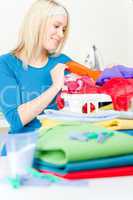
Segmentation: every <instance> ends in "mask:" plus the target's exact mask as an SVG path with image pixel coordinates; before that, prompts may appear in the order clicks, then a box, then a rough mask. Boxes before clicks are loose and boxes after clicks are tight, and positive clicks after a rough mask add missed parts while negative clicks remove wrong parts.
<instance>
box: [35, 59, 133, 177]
mask: <svg viewBox="0 0 133 200" xmlns="http://www.w3.org/2000/svg"><path fill="white" fill-rule="evenodd" d="M68 67H69V71H70V72H72V73H75V74H77V75H80V77H76V76H75V77H74V78H73V79H72V78H69V75H68V77H66V81H65V88H64V90H63V91H62V92H61V93H60V94H59V96H58V97H57V99H56V102H57V105H58V108H59V111H54V110H45V115H46V118H45V119H44V120H43V121H42V128H41V129H40V134H39V138H38V143H37V149H36V153H35V159H34V168H36V169H37V170H38V171H39V172H41V173H42V174H54V175H56V176H58V177H63V178H66V179H87V178H102V177H114V176H128V175H133V110H132V107H131V103H132V99H133V68H128V67H126V66H123V65H117V66H113V67H112V68H106V69H105V70H104V71H103V72H100V71H91V70H90V69H88V68H85V67H84V66H82V65H79V64H75V63H74V64H73V63H72V62H70V63H68ZM64 93H65V94H107V95H109V96H110V97H111V100H112V103H110V104H108V105H105V106H103V107H102V110H101V109H99V111H98V112H93V111H95V107H94V105H93V104H92V105H91V112H90V113H88V114H86V113H87V106H86V104H85V105H84V106H83V108H82V113H71V112H69V110H68V111H65V110H64V109H63V108H64V107H65V102H64V99H63V98H62V94H64Z"/></svg>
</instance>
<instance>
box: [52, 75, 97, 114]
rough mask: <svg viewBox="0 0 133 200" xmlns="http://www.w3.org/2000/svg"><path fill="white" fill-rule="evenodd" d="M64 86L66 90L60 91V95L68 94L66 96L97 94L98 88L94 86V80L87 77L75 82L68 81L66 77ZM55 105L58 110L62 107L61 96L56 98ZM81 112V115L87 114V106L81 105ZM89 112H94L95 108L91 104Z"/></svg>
mask: <svg viewBox="0 0 133 200" xmlns="http://www.w3.org/2000/svg"><path fill="white" fill-rule="evenodd" d="M65 85H66V87H67V90H65V91H62V93H68V94H94V93H98V88H97V87H96V86H95V82H94V80H93V79H91V78H89V77H87V76H82V77H81V78H77V79H75V80H69V78H68V77H66V80H65ZM56 103H57V106H58V109H59V110H60V109H62V108H63V107H64V100H63V99H62V98H61V95H58V96H57V98H56ZM82 110H83V113H87V104H84V105H83V107H82ZM90 110H91V111H94V110H95V106H94V105H93V104H92V103H91V104H90Z"/></svg>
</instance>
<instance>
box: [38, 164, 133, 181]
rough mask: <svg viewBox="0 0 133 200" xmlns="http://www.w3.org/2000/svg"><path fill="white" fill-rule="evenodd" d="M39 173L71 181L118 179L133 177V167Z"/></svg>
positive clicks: (44, 171) (43, 171)
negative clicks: (117, 177)
mask: <svg viewBox="0 0 133 200" xmlns="http://www.w3.org/2000/svg"><path fill="white" fill-rule="evenodd" d="M39 171H40V172H41V173H43V174H53V175H56V176H59V177H62V178H66V179H71V180H72V179H73V180H74V179H88V178H105V177H116V176H133V166H126V167H115V168H106V169H97V170H86V171H78V172H70V173H68V174H65V175H60V174H57V173H53V172H49V171H46V170H39Z"/></svg>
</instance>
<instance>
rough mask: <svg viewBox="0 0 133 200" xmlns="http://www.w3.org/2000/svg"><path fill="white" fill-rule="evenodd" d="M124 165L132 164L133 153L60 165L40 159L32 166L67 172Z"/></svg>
mask: <svg viewBox="0 0 133 200" xmlns="http://www.w3.org/2000/svg"><path fill="white" fill-rule="evenodd" d="M126 165H133V154H131V155H124V156H116V157H110V158H102V159H95V160H88V161H83V162H73V163H67V164H66V165H61V166H58V165H54V164H50V163H47V162H43V161H41V160H35V161H34V167H35V168H36V169H37V170H47V171H51V172H56V173H59V174H66V173H68V172H74V171H83V170H91V169H100V168H111V167H118V166H126Z"/></svg>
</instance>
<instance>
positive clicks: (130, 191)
mask: <svg viewBox="0 0 133 200" xmlns="http://www.w3.org/2000/svg"><path fill="white" fill-rule="evenodd" d="M7 172H8V166H7V162H6V160H5V158H0V177H2V176H4V175H6V173H7ZM0 199H2V200H9V199H13V200H18V199H19V200H42V199H46V200H52V199H54V200H72V199H74V200H75V199H76V200H82V199H85V200H86V199H87V200H88V199H90V200H113V199H114V200H116V199H120V200H132V199H133V176H129V177H128V176H125V177H115V178H101V179H90V180H88V184H87V185H85V186H81V187H79V186H57V185H52V186H47V187H46V186H43V187H42V186H27V187H26V186H22V187H20V188H19V189H13V188H12V187H11V186H10V185H8V184H0Z"/></svg>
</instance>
